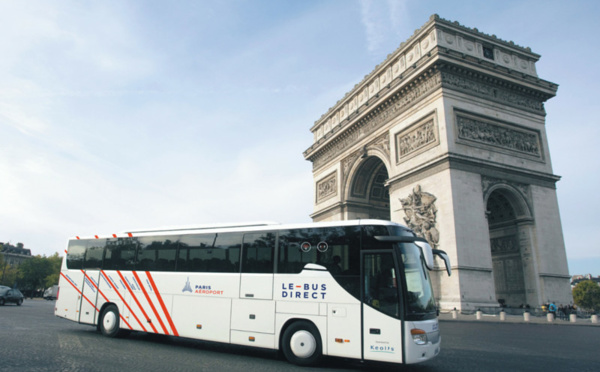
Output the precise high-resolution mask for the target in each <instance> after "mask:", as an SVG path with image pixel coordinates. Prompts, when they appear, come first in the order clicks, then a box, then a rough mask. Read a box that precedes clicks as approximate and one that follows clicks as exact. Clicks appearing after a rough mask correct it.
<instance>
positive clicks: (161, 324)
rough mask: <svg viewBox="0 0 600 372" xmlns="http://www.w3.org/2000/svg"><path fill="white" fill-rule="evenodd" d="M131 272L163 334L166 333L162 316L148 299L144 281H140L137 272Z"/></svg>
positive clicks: (167, 332)
mask: <svg viewBox="0 0 600 372" xmlns="http://www.w3.org/2000/svg"><path fill="white" fill-rule="evenodd" d="M132 273H133V276H135V278H136V279H137V281H138V284H139V285H140V288H141V289H142V292H144V296H146V300H148V303H149V304H150V307H151V308H152V311H153V312H154V315H156V318H157V319H158V322H159V323H160V326H161V327H162V329H163V331H164V332H165V334H166V335H168V334H169V331H168V330H167V327H165V323H163V321H162V318H161V317H160V315H159V314H158V311H156V308H155V307H154V304H153V303H152V300H150V296H148V292H146V288H144V283H142V280H141V279H140V277H139V276H138V274H137V273H136V272H135V271H132Z"/></svg>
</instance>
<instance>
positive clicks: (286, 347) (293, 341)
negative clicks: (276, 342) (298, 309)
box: [281, 320, 323, 366]
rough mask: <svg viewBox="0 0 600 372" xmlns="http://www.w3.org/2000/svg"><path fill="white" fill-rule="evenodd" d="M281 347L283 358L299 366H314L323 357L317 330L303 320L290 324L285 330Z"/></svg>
mask: <svg viewBox="0 0 600 372" xmlns="http://www.w3.org/2000/svg"><path fill="white" fill-rule="evenodd" d="M281 347H282V349H283V355H285V358H286V359H287V360H288V361H289V362H290V363H294V364H297V365H300V366H308V365H313V364H316V363H318V362H319V360H320V359H321V357H322V356H323V347H322V345H321V336H320V335H319V330H318V329H317V327H315V326H314V325H313V324H312V323H310V322H307V321H303V320H301V321H297V322H294V323H292V324H291V325H290V326H289V327H288V328H287V329H286V330H285V332H284V333H283V338H282V345H281Z"/></svg>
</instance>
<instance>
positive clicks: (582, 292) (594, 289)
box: [573, 280, 600, 312]
mask: <svg viewBox="0 0 600 372" xmlns="http://www.w3.org/2000/svg"><path fill="white" fill-rule="evenodd" d="M573 301H574V302H575V305H577V306H579V307H581V308H583V309H586V310H593V311H595V312H597V311H600V286H598V284H596V283H595V282H593V281H591V280H584V281H581V282H579V283H578V284H577V285H576V286H575V288H573Z"/></svg>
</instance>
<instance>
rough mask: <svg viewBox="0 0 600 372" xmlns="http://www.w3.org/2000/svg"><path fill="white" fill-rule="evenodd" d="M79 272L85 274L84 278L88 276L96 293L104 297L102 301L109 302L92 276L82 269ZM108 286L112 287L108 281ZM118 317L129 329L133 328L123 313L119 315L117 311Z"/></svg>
mask: <svg viewBox="0 0 600 372" xmlns="http://www.w3.org/2000/svg"><path fill="white" fill-rule="evenodd" d="M81 272H82V273H83V275H85V277H86V278H88V280H89V281H90V283H92V285H93V286H94V287H95V288H96V290H97V291H98V293H100V294H101V295H102V297H103V298H104V301H106V302H110V301H109V300H108V298H106V296H105V295H104V293H103V292H102V291H101V290H100V288H99V287H98V286H97V285H96V283H94V281H93V280H92V278H90V277H89V276H88V274H87V273H86V272H85V271H84V270H81ZM108 286H109V287H111V288H112V286H111V285H110V282H108ZM119 317H120V318H121V319H122V320H123V322H125V325H126V326H127V327H129V329H133V328H131V325H130V324H129V323H128V322H127V320H125V318H124V317H123V315H121V313H119Z"/></svg>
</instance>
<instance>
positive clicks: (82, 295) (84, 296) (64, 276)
mask: <svg viewBox="0 0 600 372" xmlns="http://www.w3.org/2000/svg"><path fill="white" fill-rule="evenodd" d="M60 275H62V277H63V278H65V280H66V281H67V282H69V284H71V285H72V286H73V288H75V290H76V291H77V292H78V293H79V294H80V295H81V297H83V298H85V300H86V301H87V302H89V304H90V305H92V307H93V308H94V309H96V311H100V310H98V308H96V306H95V305H94V304H93V303H92V301H90V300H89V298H87V297H86V295H84V294H83V293H82V292H81V291H80V290H79V288H77V286H76V285H75V283H73V282H71V281H70V280H69V278H67V276H66V275H65V274H63V273H62V272H61V273H60Z"/></svg>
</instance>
